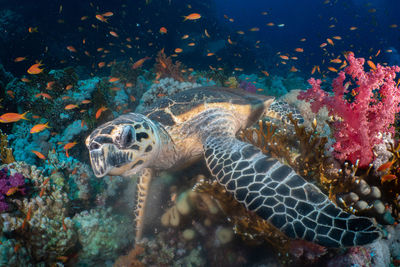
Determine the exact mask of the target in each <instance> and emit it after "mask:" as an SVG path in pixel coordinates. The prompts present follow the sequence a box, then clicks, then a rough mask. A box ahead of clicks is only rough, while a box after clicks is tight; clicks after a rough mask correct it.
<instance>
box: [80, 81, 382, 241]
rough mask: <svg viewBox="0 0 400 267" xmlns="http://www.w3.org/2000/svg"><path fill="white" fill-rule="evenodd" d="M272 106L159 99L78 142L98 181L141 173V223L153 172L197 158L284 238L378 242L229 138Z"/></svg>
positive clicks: (370, 229) (369, 224) (301, 183)
mask: <svg viewBox="0 0 400 267" xmlns="http://www.w3.org/2000/svg"><path fill="white" fill-rule="evenodd" d="M272 102H273V98H272V97H262V96H260V95H254V94H249V93H245V92H241V91H239V90H232V89H228V88H218V87H200V88H194V89H190V90H187V91H184V92H181V93H178V94H175V95H172V96H170V97H167V98H164V99H160V100H159V101H157V102H155V103H154V104H153V105H152V106H150V107H149V108H148V109H147V110H146V111H144V112H143V113H142V114H139V113H130V114H126V115H122V116H120V117H118V118H116V119H114V120H113V121H110V122H108V123H105V124H104V125H102V126H100V127H98V128H97V129H96V130H94V131H93V133H92V134H91V135H90V136H89V137H88V138H87V140H86V145H87V147H88V149H89V154H90V160H91V164H92V168H93V170H94V173H95V175H96V176H98V177H102V176H104V175H107V174H109V175H124V176H129V175H132V174H135V173H138V172H141V173H142V174H143V175H142V177H144V178H140V179H139V186H138V187H139V193H138V195H139V196H138V203H137V204H138V207H139V210H138V212H137V215H140V216H142V215H143V210H144V207H145V196H146V190H147V187H148V183H149V177H150V176H151V175H152V173H153V172H154V171H157V170H168V169H172V168H177V167H179V166H182V165H183V164H187V163H188V162H192V161H195V160H198V159H200V158H204V159H205V161H206V164H207V166H208V168H209V170H210V172H211V174H212V175H213V177H214V178H215V179H216V180H217V181H218V182H219V183H220V184H221V185H222V186H224V187H225V188H226V190H227V191H228V192H230V193H232V194H233V195H234V197H235V199H236V200H237V201H239V202H240V203H242V204H243V205H244V206H245V207H246V209H248V210H249V211H253V212H255V213H256V214H258V215H259V216H260V217H262V218H263V219H265V220H267V221H268V222H270V223H271V224H273V225H274V226H275V227H277V228H278V229H280V230H281V231H283V232H284V233H285V234H286V235H287V236H288V237H290V238H294V239H305V240H308V241H312V242H316V243H318V244H320V245H323V246H327V247H348V246H356V245H364V244H368V243H371V242H373V241H374V240H376V239H378V238H380V237H381V236H382V231H381V229H380V228H379V227H378V226H377V225H376V224H375V222H374V221H373V220H372V219H370V218H366V217H357V216H355V215H352V214H349V213H347V212H345V211H343V210H341V209H340V208H338V207H337V206H336V205H335V204H334V203H332V202H331V201H330V200H329V198H328V197H327V196H326V195H325V194H323V193H322V192H321V190H320V189H319V188H318V187H316V186H315V185H313V184H311V183H309V182H307V181H306V180H304V179H303V178H302V177H300V176H299V175H297V174H296V173H295V172H294V170H293V169H292V168H290V167H289V166H287V165H284V164H282V163H280V162H279V161H278V160H276V159H274V158H271V157H268V156H267V155H265V154H263V153H262V152H261V151H260V150H259V149H258V148H257V147H254V146H253V145H251V144H248V143H245V142H242V141H240V140H238V139H237V138H236V137H237V134H238V132H239V131H240V130H242V129H245V128H246V127H249V126H251V125H252V124H254V123H255V122H256V121H258V120H259V119H260V117H261V116H262V115H263V114H266V113H268V110H269V107H270V105H271V103H272ZM143 181H145V182H143ZM138 220H139V223H138V227H139V228H142V227H143V221H142V219H141V218H138ZM139 230H141V229H139ZM140 236H141V235H140V234H137V238H139V237H140Z"/></svg>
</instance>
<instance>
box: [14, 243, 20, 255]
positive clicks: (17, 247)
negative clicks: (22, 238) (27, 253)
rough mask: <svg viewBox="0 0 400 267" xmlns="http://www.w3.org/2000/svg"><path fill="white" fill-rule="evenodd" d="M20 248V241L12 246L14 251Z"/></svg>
mask: <svg viewBox="0 0 400 267" xmlns="http://www.w3.org/2000/svg"><path fill="white" fill-rule="evenodd" d="M20 248H21V244H20V243H17V244H16V245H15V246H14V252H15V253H17V252H18V250H19V249H20Z"/></svg>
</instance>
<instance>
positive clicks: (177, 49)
mask: <svg viewBox="0 0 400 267" xmlns="http://www.w3.org/2000/svg"><path fill="white" fill-rule="evenodd" d="M174 51H175V53H181V52H182V51H183V50H182V48H175V50H174Z"/></svg>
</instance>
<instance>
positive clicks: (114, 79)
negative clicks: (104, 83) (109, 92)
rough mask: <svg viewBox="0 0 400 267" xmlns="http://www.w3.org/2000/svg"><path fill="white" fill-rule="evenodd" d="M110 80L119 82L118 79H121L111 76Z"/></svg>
mask: <svg viewBox="0 0 400 267" xmlns="http://www.w3.org/2000/svg"><path fill="white" fill-rule="evenodd" d="M108 81H109V82H110V83H113V82H117V81H119V78H116V77H111V78H110V79H109V80H108Z"/></svg>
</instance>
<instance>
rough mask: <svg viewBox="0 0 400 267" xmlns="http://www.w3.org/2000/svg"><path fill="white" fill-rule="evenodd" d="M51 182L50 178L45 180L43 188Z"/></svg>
mask: <svg viewBox="0 0 400 267" xmlns="http://www.w3.org/2000/svg"><path fill="white" fill-rule="evenodd" d="M49 181H50V177H48V178H46V180H44V182H43V186H45V185H46V184H47V183H48V182H49Z"/></svg>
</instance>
